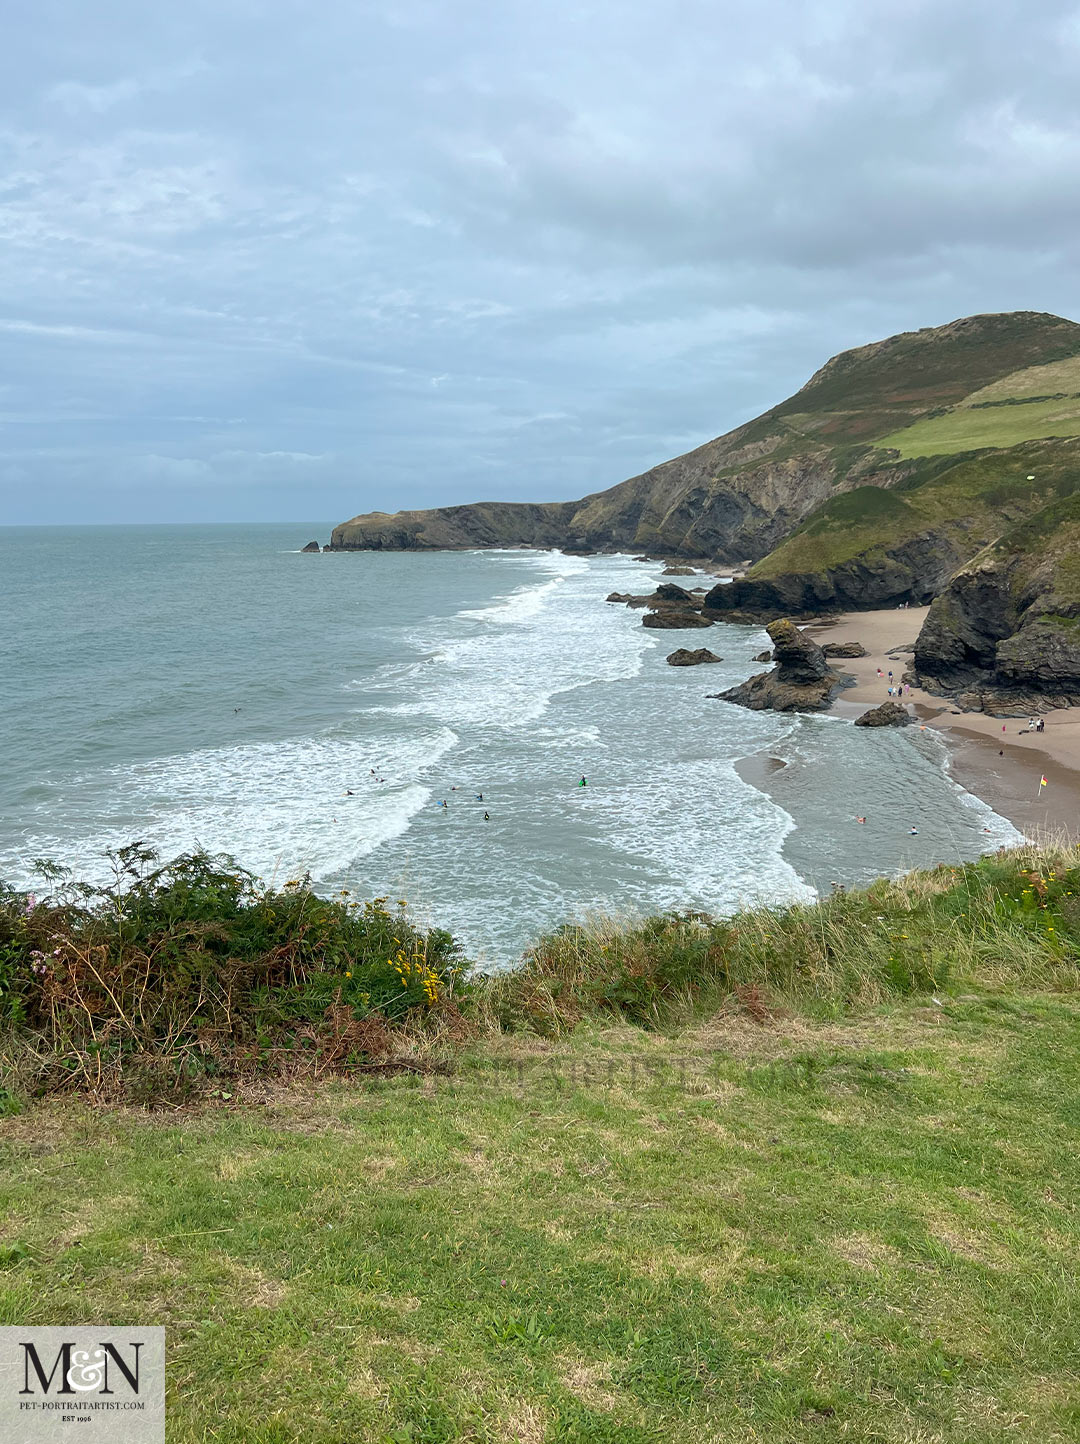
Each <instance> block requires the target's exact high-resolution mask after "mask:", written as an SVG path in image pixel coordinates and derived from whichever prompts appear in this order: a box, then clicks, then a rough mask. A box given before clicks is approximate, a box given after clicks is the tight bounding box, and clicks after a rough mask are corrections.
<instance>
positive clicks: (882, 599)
mask: <svg viewBox="0 0 1080 1444" xmlns="http://www.w3.org/2000/svg"><path fill="white" fill-rule="evenodd" d="M1078 332H1080V328H1078V327H1076V326H1075V325H1074V324H1073V323H1072V322H1067V321H1062V320H1060V318H1057V317H1050V316H1038V315H1035V314H1033V313H1029V312H1025V313H1020V314H1018V315H1011V316H1010V315H1004V316H980V317H971V318H969V319H968V320H966V321H961V322H955V323H953V325H951V326H945V327H940V328H938V329H937V330H935V331H933V332H915V333H912V334H911V335H908V336H899V337H893V338H892V339H891V340H889V341H886V342H881V343H879V344H878V345H877V346H870V347H863V348H862V349H861V350H860V351H858V352H850V353H845V355H843V356H840V357H837V358H836V359H835V360H833V361H830V362H829V363H828V365H826V366H825V367H823V368H822V370H821V371H820V372H819V373H818V374H817V376H816V377H814V378H812V379H811V381H810V382H808V384H807V385H806V386H805V387H804V388H803V390H802V391H801V392H799V393H798V396H796V397H794V398H792V400H791V401H790V402H788V403H785V404H784V406H782V407H780V408H778V409H777V411H776V412H775V413H771V415H772V416H773V417H774V419H775V421H776V423H777V424H779V425H783V426H785V427H786V428H787V429H788V432H789V435H788V440H787V442H786V443H785V445H786V447H787V449H788V450H789V451H790V450H792V449H793V448H794V449H797V447H798V446H799V445H802V446H805V445H807V443H808V441H809V440H810V439H811V438H812V439H813V440H814V441H815V442H816V443H817V444H819V445H821V444H823V443H826V442H827V441H828V440H829V439H831V441H832V448H831V451H832V457H833V461H834V465H835V468H836V473H835V477H834V487H833V492H832V495H829V496H826V497H823V498H822V499H821V501H820V502H819V504H818V505H817V506H816V507H815V508H814V509H813V510H811V511H810V512H809V514H808V515H807V516H805V517H804V518H803V519H802V520H801V522H800V523H799V524H798V525H796V526H795V527H794V528H792V529H791V531H790V532H789V534H788V536H786V537H785V538H783V539H782V540H781V541H780V542H779V544H778V545H777V546H775V547H774V548H773V549H772V550H771V551H770V552H769V553H768V554H767V555H766V556H765V557H763V558H762V559H761V560H759V561H758V562H757V563H756V565H754V566H753V567H751V568H750V569H749V570H748V572H747V574H746V576H745V577H744V578H742V579H740V580H738V581H736V582H735V583H733V584H732V585H730V586H727V587H724V586H721V587H718V588H715V589H714V591H713V593H712V594H710V598H709V602H708V605H709V606H710V607H711V608H715V609H717V610H725V609H728V610H750V611H757V612H760V613H771V614H775V613H776V611H778V610H780V611H791V612H795V613H798V612H800V611H803V612H814V611H818V610H820V609H821V608H822V607H826V608H829V607H832V608H845V609H848V608H860V607H866V608H873V607H877V606H890V605H893V606H894V605H896V604H897V603H899V602H902V601H917V602H925V601H928V600H930V599H931V598H932V597H933V596H935V595H936V594H937V593H938V592H940V591H941V590H942V589H943V588H944V587H945V586H946V585H947V584H948V582H949V579H950V577H952V575H953V574H954V573H955V572H956V571H957V570H958V569H959V568H960V567H962V566H963V565H964V564H965V563H966V562H968V561H969V560H970V559H971V558H972V557H973V556H975V555H976V554H977V553H978V552H980V551H981V550H982V548H984V547H985V546H988V545H989V544H990V543H992V542H994V541H995V540H996V539H997V538H999V537H1001V536H1003V535H1004V534H1005V533H1006V532H1009V531H1010V530H1011V529H1012V528H1013V527H1015V526H1016V525H1017V524H1018V523H1019V522H1021V521H1023V520H1024V518H1026V517H1029V516H1032V515H1033V514H1035V513H1036V512H1041V511H1042V510H1043V509H1044V508H1046V507H1048V506H1051V505H1052V504H1053V503H1054V502H1056V501H1059V500H1061V499H1062V498H1066V497H1069V496H1071V495H1072V494H1073V492H1074V490H1075V489H1076V487H1077V481H1078V478H1080V350H1078V348H1077V344H1076V342H1077V334H1078ZM930 400H933V401H934V403H935V404H934V405H932V406H928V405H927V403H928V402H929V401H930ZM853 403H858V407H859V409H856V408H855V406H854V405H853ZM917 408H921V411H918V410H917ZM764 420H765V418H762V422H764ZM898 422H899V423H901V424H899V425H898V424H897V423H898ZM760 424H761V423H755V425H760ZM796 436H798V437H799V438H800V439H799V440H796Z"/></svg>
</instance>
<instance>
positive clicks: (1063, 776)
mask: <svg viewBox="0 0 1080 1444" xmlns="http://www.w3.org/2000/svg"><path fill="white" fill-rule="evenodd" d="M926 613H927V608H926V607H908V608H905V609H897V608H892V609H890V610H888V611H879V612H849V613H848V614H847V615H845V616H842V617H838V618H836V619H829V620H827V621H823V622H816V623H810V624H809V625H807V626H806V628H805V629H804V630H805V631H807V632H808V633H809V634H810V635H811V636H812V637H813V638H814V639H815V641H817V642H818V643H819V644H821V645H824V644H825V643H827V642H861V643H862V644H863V646H864V647H865V648H866V650H867V654H868V655H867V656H865V657H836V658H834V659H833V662H832V665H833V666H834V667H835V668H836V669H837V671H839V672H845V673H847V674H849V675H851V676H853V677H854V678H855V685H854V686H853V687H848V688H846V689H845V690H844V691H843V692H842V693H841V695H840V697H839V698H838V699H837V701H836V702H835V703H834V704H833V708H832V710H833V711H834V712H836V713H838V714H839V715H840V716H850V717H857V716H859V714H860V713H862V712H865V711H866V710H867V709H868V708H869V707H876V706H878V705H879V704H880V703H882V702H887V701H888V700H889V692H888V689H889V687H890V685H892V686H896V685H898V684H900V683H901V681H902V677H903V673H904V672H906V671H907V670H908V669H909V668H910V667H911V666H912V653H911V649H912V648H913V647H914V643H915V638H916V637H917V636H918V635H919V628H920V627H921V626H922V624H923V619H924V617H925V616H926ZM879 669H880V672H881V673H882V674H884V675H879ZM890 671H891V672H892V673H893V678H892V682H891V683H890V680H889V675H888V674H889V672H890ZM902 700H903V701H904V703H905V704H906V705H907V706H908V709H909V711H911V713H912V715H913V716H914V717H916V718H917V720H918V725H919V726H922V727H929V728H933V729H934V730H935V731H941V732H945V733H946V734H947V735H948V737H949V739H950V744H951V745H950V753H951V757H950V764H949V765H950V770H951V772H952V775H953V777H954V778H955V779H956V781H957V782H959V783H960V785H961V786H962V787H964V788H966V789H967V791H968V792H972V793H974V794H975V796H976V797H981V798H982V799H983V801H984V802H988V803H989V804H990V806H991V807H992V808H993V809H994V811H995V812H997V813H1000V815H1001V816H1002V817H1007V818H1008V819H1009V821H1010V822H1012V823H1013V824H1014V826H1016V827H1018V828H1020V830H1021V831H1022V832H1024V833H1026V834H1027V835H1028V836H1029V837H1037V836H1038V835H1040V834H1042V833H1054V834H1057V835H1060V834H1061V833H1062V832H1067V833H1068V834H1069V835H1070V836H1071V837H1076V836H1077V835H1078V832H1080V708H1075V709H1072V710H1064V711H1054V712H1046V713H1043V719H1044V722H1045V730H1044V731H1042V732H1039V733H1035V732H1028V731H1027V720H1028V719H1027V718H1026V717H988V716H986V715H985V714H984V713H982V712H960V711H959V710H958V709H957V708H956V707H954V706H953V704H952V702H951V701H950V700H949V699H948V698H943V697H935V696H933V695H932V694H931V693H929V692H924V691H923V690H922V689H921V688H920V687H916V686H912V687H911V690H910V692H906V693H905V694H904V696H903V699H902ZM1042 776H1045V777H1046V782H1047V785H1046V786H1045V787H1043V788H1042V789H1040V787H1039V779H1040V777H1042Z"/></svg>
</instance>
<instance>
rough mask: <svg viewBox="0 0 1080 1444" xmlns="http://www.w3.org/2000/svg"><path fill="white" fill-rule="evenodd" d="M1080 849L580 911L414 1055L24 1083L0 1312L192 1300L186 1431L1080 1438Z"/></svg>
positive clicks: (4, 1172) (12, 1102)
mask: <svg viewBox="0 0 1080 1444" xmlns="http://www.w3.org/2000/svg"><path fill="white" fill-rule="evenodd" d="M203 871H204V872H205V868H204V869H203ZM200 875H202V874H201V873H200ZM169 876H170V877H171V876H173V874H172V873H170V874H169ZM1078 889H1080V854H1078V853H1077V851H1076V850H1075V849H1072V848H1067V847H1050V848H1048V849H1044V850H1041V851H1040V850H1037V849H1032V848H1025V849H1022V850H1020V851H1017V852H1015V853H1011V854H1000V855H998V856H995V857H991V858H988V859H985V860H984V861H982V862H980V863H978V864H973V865H970V866H967V867H964V868H960V867H947V868H941V869H937V870H935V871H933V872H928V873H917V874H912V875H911V876H910V877H908V878H905V879H901V880H899V881H896V882H881V883H877V884H875V885H874V886H873V887H872V888H871V889H869V890H867V891H864V892H856V893H850V894H843V893H838V894H836V895H834V896H832V897H829V898H826V899H824V900H823V901H822V902H821V903H820V904H817V905H815V906H812V907H806V906H800V907H792V908H785V909H762V910H758V911H756V912H752V913H746V914H741V915H739V916H738V917H737V918H735V919H732V920H731V921H730V922H719V923H709V922H708V921H707V920H703V919H700V918H697V917H696V916H695V917H688V918H678V917H672V918H668V919H656V920H652V921H650V922H646V923H643V924H641V925H640V926H639V927H636V928H634V929H622V930H620V929H618V928H616V927H614V926H611V927H593V928H589V929H585V928H569V929H565V930H562V931H561V932H559V933H557V934H555V935H553V936H552V937H550V938H548V939H544V940H541V942H540V943H538V945H537V948H536V950H535V951H534V955H533V957H532V958H531V960H530V961H529V962H528V963H527V965H526V967H525V968H524V970H523V971H522V972H521V973H520V974H517V975H513V976H508V977H505V978H503V979H501V980H499V982H498V983H497V984H495V985H490V986H486V987H479V988H478V989H477V990H476V991H475V992H474V993H473V994H472V995H469V994H466V995H465V997H464V998H463V1000H462V1001H463V1003H464V1004H466V1005H468V1006H470V1007H471V1008H472V1019H473V1023H472V1026H473V1035H472V1039H471V1041H464V1042H462V1043H461V1044H460V1045H459V1046H458V1047H457V1049H456V1051H454V1052H453V1053H452V1054H450V1055H448V1054H446V1052H445V1051H440V1050H439V1049H436V1051H434V1052H431V1053H428V1054H426V1055H425V1053H424V1052H423V1051H419V1052H415V1051H414V1052H412V1053H408V1054H406V1066H407V1068H408V1071H404V1072H402V1071H398V1072H396V1073H394V1074H392V1075H387V1076H381V1075H380V1074H379V1073H378V1071H375V1072H372V1071H370V1064H368V1065H364V1064H363V1060H362V1059H361V1060H360V1063H361V1071H360V1072H359V1073H358V1074H356V1075H355V1076H353V1077H336V1078H335V1077H329V1078H327V1079H326V1081H322V1082H317V1081H315V1076H314V1075H313V1074H312V1073H311V1072H310V1071H308V1072H306V1073H305V1074H304V1075H303V1076H302V1077H301V1078H296V1077H294V1078H293V1079H292V1080H289V1079H288V1078H285V1077H283V1076H282V1075H281V1074H279V1073H273V1072H269V1073H268V1072H262V1071H257V1070H256V1071H251V1070H250V1067H249V1071H247V1072H244V1073H242V1074H241V1075H239V1077H238V1079H237V1080H236V1081H232V1080H231V1079H228V1080H226V1081H225V1083H224V1086H219V1087H217V1088H215V1089H213V1090H212V1092H211V1093H210V1094H209V1095H206V1094H204V1095H203V1097H202V1098H201V1099H200V1100H199V1101H194V1102H187V1103H183V1104H179V1105H177V1104H171V1103H168V1102H167V1101H166V1102H165V1103H164V1106H158V1107H157V1108H156V1109H155V1110H153V1111H148V1110H144V1109H138V1108H134V1107H131V1106H130V1105H129V1106H113V1107H111V1108H105V1107H102V1106H100V1104H99V1105H98V1106H93V1105H92V1104H91V1103H90V1102H89V1101H87V1099H86V1097H85V1096H84V1094H83V1093H81V1092H73V1091H70V1088H69V1090H68V1091H61V1092H60V1093H58V1094H57V1093H50V1094H48V1095H46V1096H44V1097H39V1098H37V1099H36V1100H34V1099H29V1098H24V1099H23V1100H22V1103H21V1111H19V1110H20V1100H19V1098H18V1097H17V1096H16V1095H15V1094H9V1095H8V1097H9V1108H10V1110H11V1111H10V1112H9V1116H7V1117H6V1118H3V1119H0V1219H2V1243H0V1322H3V1323H18V1324H21V1325H30V1324H35V1323H41V1324H44V1323H52V1322H63V1321H75V1320H79V1321H86V1322H90V1321H94V1322H97V1321H101V1322H112V1323H117V1324H119V1323H130V1322H140V1323H160V1324H163V1325H165V1327H166V1330H167V1345H168V1360H169V1382H168V1391H169V1393H168V1397H169V1429H168V1438H169V1440H170V1444H195V1441H200V1444H203V1441H210V1440H218V1441H225V1444H290V1441H297V1444H299V1441H304V1444H306V1441H312V1444H339V1441H340V1444H354V1441H375V1444H406V1441H408V1444H457V1441H461V1444H465V1441H475V1444H495V1441H499V1444H512V1441H517V1444H541V1441H543V1444H558V1441H566V1444H570V1441H597V1444H647V1441H650V1444H651V1441H655V1444H660V1441H676V1444H697V1441H703V1440H704V1441H714V1440H715V1441H720V1440H723V1441H728V1440H734V1441H748V1444H749V1441H770V1444H773V1441H781V1444H782V1441H796V1440H798V1441H803V1440H814V1441H818V1440H826V1439H833V1438H835V1439H838V1440H875V1441H881V1444H890V1441H896V1444H901V1441H903V1444H931V1441H942V1444H946V1441H948V1444H951V1441H956V1444H960V1441H963V1444H970V1441H1001V1444H1004V1441H1006V1440H1008V1441H1016V1440H1025V1441H1033V1444H1034V1441H1039V1444H1047V1441H1055V1440H1062V1441H1064V1440H1070V1439H1076V1438H1080V1344H1078V1339H1080V1281H1078V1278H1077V1271H1076V1267H1075V1261H1076V1257H1077V1251H1078V1246H1080V1149H1078V1147H1077V1143H1078V1135H1080V1026H1078V1025H1080V890H1078ZM146 897H147V898H148V899H149V901H146V902H145V903H144V904H143V906H145V907H149V905H150V901H154V900H155V899H156V898H157V897H158V894H152V895H151V894H150V893H147V894H146ZM175 897H176V893H175V888H170V889H169V890H168V891H167V894H166V896H165V901H170V900H172V901H175ZM283 897H284V902H283V904H282V906H289V907H295V908H296V909H297V911H299V910H300V909H301V906H302V903H303V897H302V896H301V895H297V894H295V893H287V894H284V895H283ZM196 900H197V901H198V902H199V903H200V906H205V894H204V893H199V894H198V895H197V898H196ZM271 901H272V900H267V899H263V898H259V899H256V901H255V902H253V903H252V904H250V906H251V907H252V908H253V909H259V910H260V916H261V915H262V911H267V912H269V911H270V902H271ZM155 907H157V908H158V910H160V907H161V903H160V902H155ZM34 911H35V912H36V911H37V909H36V908H35V910H34ZM276 917H277V914H276V913H273V914H272V920H273V919H276ZM16 921H17V918H16ZM274 925H275V926H276V925H277V924H276V922H275V923H274ZM361 925H363V927H365V928H367V929H368V931H366V932H364V933H363V934H362V937H365V938H368V937H370V927H371V926H381V925H382V924H381V921H380V917H379V915H378V914H375V915H374V916H373V920H371V917H370V915H369V914H368V912H366V911H365V912H364V913H363V914H362V915H361V916H360V919H359V921H358V923H357V924H356V926H357V927H360V926H361ZM350 926H352V924H350ZM182 935H183V936H184V937H185V938H187V940H188V941H187V943H186V944H185V946H187V947H189V948H191V947H194V946H195V945H196V942H197V938H196V935H194V934H192V933H191V932H190V930H189V931H187V932H182ZM173 936H174V937H176V938H179V937H180V936H181V932H177V933H174V934H173ZM159 951H160V950H159ZM35 956H36V955H35ZM38 966H39V968H40V966H41V964H40V963H39V964H38ZM188 966H190V955H189V961H188V962H187V963H185V967H188ZM307 976H308V982H307V983H305V984H304V989H307V988H309V987H310V986H311V979H312V978H313V977H315V978H317V977H318V976H320V975H317V974H311V973H310V971H309V974H308V975H307ZM304 996H306V992H305V993H304ZM470 996H471V997H472V1002H471V1004H470V1002H469V999H470ZM146 998H147V1001H149V999H150V995H149V994H148V995H146ZM417 1006H418V1007H422V1004H418V1005H417ZM171 1037H172V1034H171V1033H170V1034H169V1036H168V1038H167V1039H166V1043H167V1046H168V1048H169V1049H172V1048H173V1046H174V1045H173V1043H172V1042H171V1041H169V1040H170V1039H171ZM8 1046H9V1045H5V1047H8ZM38 1046H40V1045H38ZM8 1056H9V1057H10V1058H17V1053H16V1052H11V1053H10V1054H9V1055H8ZM303 1061H304V1060H303V1059H300V1062H301V1063H303ZM364 1066H367V1067H368V1068H369V1071H367V1072H364V1071H363V1068H364ZM10 1076H11V1078H12V1080H14V1081H17V1080H18V1078H19V1077H21V1076H24V1075H22V1074H20V1073H19V1071H18V1067H17V1066H13V1067H12V1071H11V1074H10ZM37 1076H39V1078H44V1079H49V1078H51V1077H52V1075H51V1074H49V1073H45V1074H39V1075H37ZM81 1077H84V1075H82V1074H78V1075H77V1074H75V1073H74V1072H73V1073H72V1074H71V1075H70V1081H77V1078H81ZM220 1079H224V1075H219V1080H220ZM168 1097H169V1095H168V1094H167V1093H166V1094H165V1095H164V1098H165V1100H167V1099H168Z"/></svg>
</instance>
